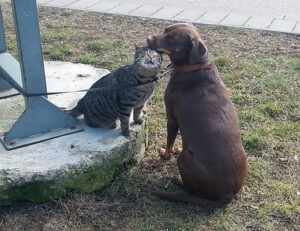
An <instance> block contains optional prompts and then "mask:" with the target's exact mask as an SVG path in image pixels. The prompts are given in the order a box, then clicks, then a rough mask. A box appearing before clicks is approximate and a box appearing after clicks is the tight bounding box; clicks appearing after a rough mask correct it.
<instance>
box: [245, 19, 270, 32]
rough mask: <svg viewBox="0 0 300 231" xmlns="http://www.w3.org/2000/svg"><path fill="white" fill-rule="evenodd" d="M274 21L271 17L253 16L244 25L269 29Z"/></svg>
mask: <svg viewBox="0 0 300 231" xmlns="http://www.w3.org/2000/svg"><path fill="white" fill-rule="evenodd" d="M272 21H273V18H271V17H270V18H269V17H261V16H252V17H251V18H250V19H249V20H248V21H247V22H246V24H245V25H244V26H245V27H247V28H253V29H267V27H268V26H269V25H270V24H271V22H272Z"/></svg>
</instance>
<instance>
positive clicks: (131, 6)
mask: <svg viewBox="0 0 300 231" xmlns="http://www.w3.org/2000/svg"><path fill="white" fill-rule="evenodd" d="M141 6H142V5H141V4H136V3H122V4H121V5H118V6H117V7H115V8H113V9H111V10H109V11H108V12H109V13H113V14H125V15H127V14H129V13H130V12H132V11H134V10H135V9H138V8H140V7H141Z"/></svg>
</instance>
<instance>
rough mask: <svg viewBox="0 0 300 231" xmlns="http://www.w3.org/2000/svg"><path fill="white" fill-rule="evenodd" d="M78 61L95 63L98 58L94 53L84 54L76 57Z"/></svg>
mask: <svg viewBox="0 0 300 231" xmlns="http://www.w3.org/2000/svg"><path fill="white" fill-rule="evenodd" d="M77 62H78V63H84V64H92V63H97V62H98V58H97V56H96V55H93V54H86V55H82V56H80V57H78V59H77Z"/></svg>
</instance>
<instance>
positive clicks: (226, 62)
mask: <svg viewBox="0 0 300 231" xmlns="http://www.w3.org/2000/svg"><path fill="white" fill-rule="evenodd" d="M212 62H213V63H214V64H215V65H216V66H217V67H218V68H220V69H222V68H224V67H229V66H230V65H231V64H232V60H230V59H229V58H226V57H221V58H217V59H215V60H213V61H212Z"/></svg>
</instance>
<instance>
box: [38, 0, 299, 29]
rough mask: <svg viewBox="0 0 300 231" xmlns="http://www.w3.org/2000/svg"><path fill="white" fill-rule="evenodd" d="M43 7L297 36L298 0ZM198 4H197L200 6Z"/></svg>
mask: <svg viewBox="0 0 300 231" xmlns="http://www.w3.org/2000/svg"><path fill="white" fill-rule="evenodd" d="M37 3H38V4H40V5H44V6H50V7H59V8H68V9H76V10H85V11H93V12H101V13H111V14H121V15H129V16H138V17H149V18H156V19H165V20H176V21H189V22H193V23H200V24H214V25H225V26H233V27H243V28H252V29H261V30H269V31H276V32H285V33H292V34H296V35H300V3H299V0H285V1H282V0H272V1H270V0H252V1H251V0H214V3H211V1H210V0H151V1H149V0H37ZM200 3H201V4H200Z"/></svg>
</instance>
